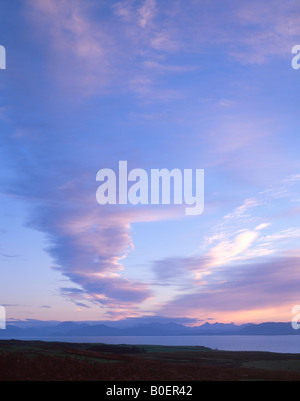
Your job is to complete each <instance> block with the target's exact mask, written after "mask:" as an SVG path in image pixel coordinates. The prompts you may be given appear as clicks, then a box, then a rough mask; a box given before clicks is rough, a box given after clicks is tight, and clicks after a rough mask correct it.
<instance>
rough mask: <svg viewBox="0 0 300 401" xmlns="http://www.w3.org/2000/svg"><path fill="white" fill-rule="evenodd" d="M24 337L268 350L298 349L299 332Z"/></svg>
mask: <svg viewBox="0 0 300 401" xmlns="http://www.w3.org/2000/svg"><path fill="white" fill-rule="evenodd" d="M24 340H43V341H60V342H73V343H105V344H147V345H202V346H205V347H209V348H213V349H219V350H226V351H270V352H280V353H297V354H299V353H300V335H294V336H292V335H291V336H170V337H169V336H153V337H152V336H139V337H135V336H130V337H120V336H116V337H113V336H112V337H51V338H49V337H48V338H30V339H29V338H24Z"/></svg>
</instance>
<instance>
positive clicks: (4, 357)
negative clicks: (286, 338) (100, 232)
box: [0, 340, 300, 381]
mask: <svg viewBox="0 0 300 401" xmlns="http://www.w3.org/2000/svg"><path fill="white" fill-rule="evenodd" d="M134 380H138V381H163V380H166V381H185V380H186V381H237V380H243V381H245V380H266V381H287V380H289V381H298V380H300V354H277V353H270V352H240V351H218V350H212V349H209V348H205V347H180V346H178V347H166V346H148V345H142V346H126V345H105V344H73V343H62V342H52V343H50V342H43V341H17V340H3V341H0V381H134Z"/></svg>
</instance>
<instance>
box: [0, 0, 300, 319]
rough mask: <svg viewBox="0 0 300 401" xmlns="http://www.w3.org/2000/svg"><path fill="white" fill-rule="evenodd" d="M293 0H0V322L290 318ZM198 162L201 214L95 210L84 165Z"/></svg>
mask: <svg viewBox="0 0 300 401" xmlns="http://www.w3.org/2000/svg"><path fill="white" fill-rule="evenodd" d="M299 16H300V4H299V2H298V1H296V0H286V1H279V0H267V1H264V2H261V1H258V0H253V1H251V2H249V1H246V0H213V1H211V0H209V1H208V0H201V1H199V0H184V1H183V0H159V1H158V0H138V1H137V0H122V1H118V0H116V1H115V0H98V1H95V0H72V1H69V0H43V1H39V0H22V1H20V0H9V1H8V0H0V45H2V46H4V47H5V50H6V69H3V70H0V133H1V134H0V204H1V208H0V269H1V270H0V272H1V276H0V304H1V305H3V306H5V308H6V314H7V318H8V319H9V320H11V321H13V320H14V319H17V320H26V319H37V320H59V321H69V320H73V321H85V320H86V321H91V320H94V321H97V320H108V321H109V320H111V321H116V320H120V319H125V318H142V317H147V316H166V317H169V318H170V319H188V321H189V322H190V323H192V324H198V323H199V322H203V321H210V322H224V323H229V322H235V323H237V324H240V323H248V322H254V323H258V322H264V321H291V319H292V315H291V310H292V308H293V307H294V305H298V304H300V292H299V288H300V248H299V239H300V158H299V149H300V132H299V129H300V128H299V127H300V124H299V105H300V101H299V89H300V70H295V69H294V68H292V58H293V54H292V48H293V46H295V45H299V44H300V17H299ZM119 161H127V163H128V169H129V170H132V169H137V168H139V169H143V170H145V171H146V172H149V173H150V171H151V170H152V169H168V170H170V171H171V170H172V169H180V170H181V171H183V170H184V169H192V170H193V171H195V170H197V169H203V170H204V175H205V181H204V211H203V213H202V214H201V215H195V216H189V215H186V214H185V213H184V209H185V205H176V204H174V203H171V204H170V205H162V204H159V205H151V204H148V205H144V204H137V205H132V204H124V205H119V204H116V205H112V204H111V205H100V204H99V203H98V202H97V199H96V192H97V189H98V188H99V182H97V181H96V176H97V172H98V171H99V170H102V169H112V170H113V171H115V172H116V173H117V171H118V165H119Z"/></svg>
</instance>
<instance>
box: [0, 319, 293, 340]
mask: <svg viewBox="0 0 300 401" xmlns="http://www.w3.org/2000/svg"><path fill="white" fill-rule="evenodd" d="M25 323H26V322H25ZM25 323H24V322H19V323H18V322H15V323H14V324H7V327H6V330H0V339H1V338H9V339H22V338H29V337H35V338H45V337H88V336H198V335H206V336H211V335H213V336H216V335H222V336H224V335H251V336H254V335H265V336H272V335H299V334H300V330H294V329H293V328H292V326H291V323H275V322H268V323H260V324H254V323H249V324H243V325H239V326H237V325H235V324H233V323H229V324H225V323H208V322H206V323H204V324H202V325H200V326H195V327H187V326H184V325H183V324H178V323H173V322H169V323H161V322H148V323H137V324H135V325H131V326H129V327H126V326H125V327H124V323H122V322H120V324H119V326H118V324H117V322H112V325H108V324H107V323H106V324H103V323H102V322H99V323H96V322H93V323H91V322H62V323H60V322H42V321H41V322H40V323H39V322H37V321H35V322H34V323H32V324H31V325H30V322H27V324H25Z"/></svg>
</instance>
